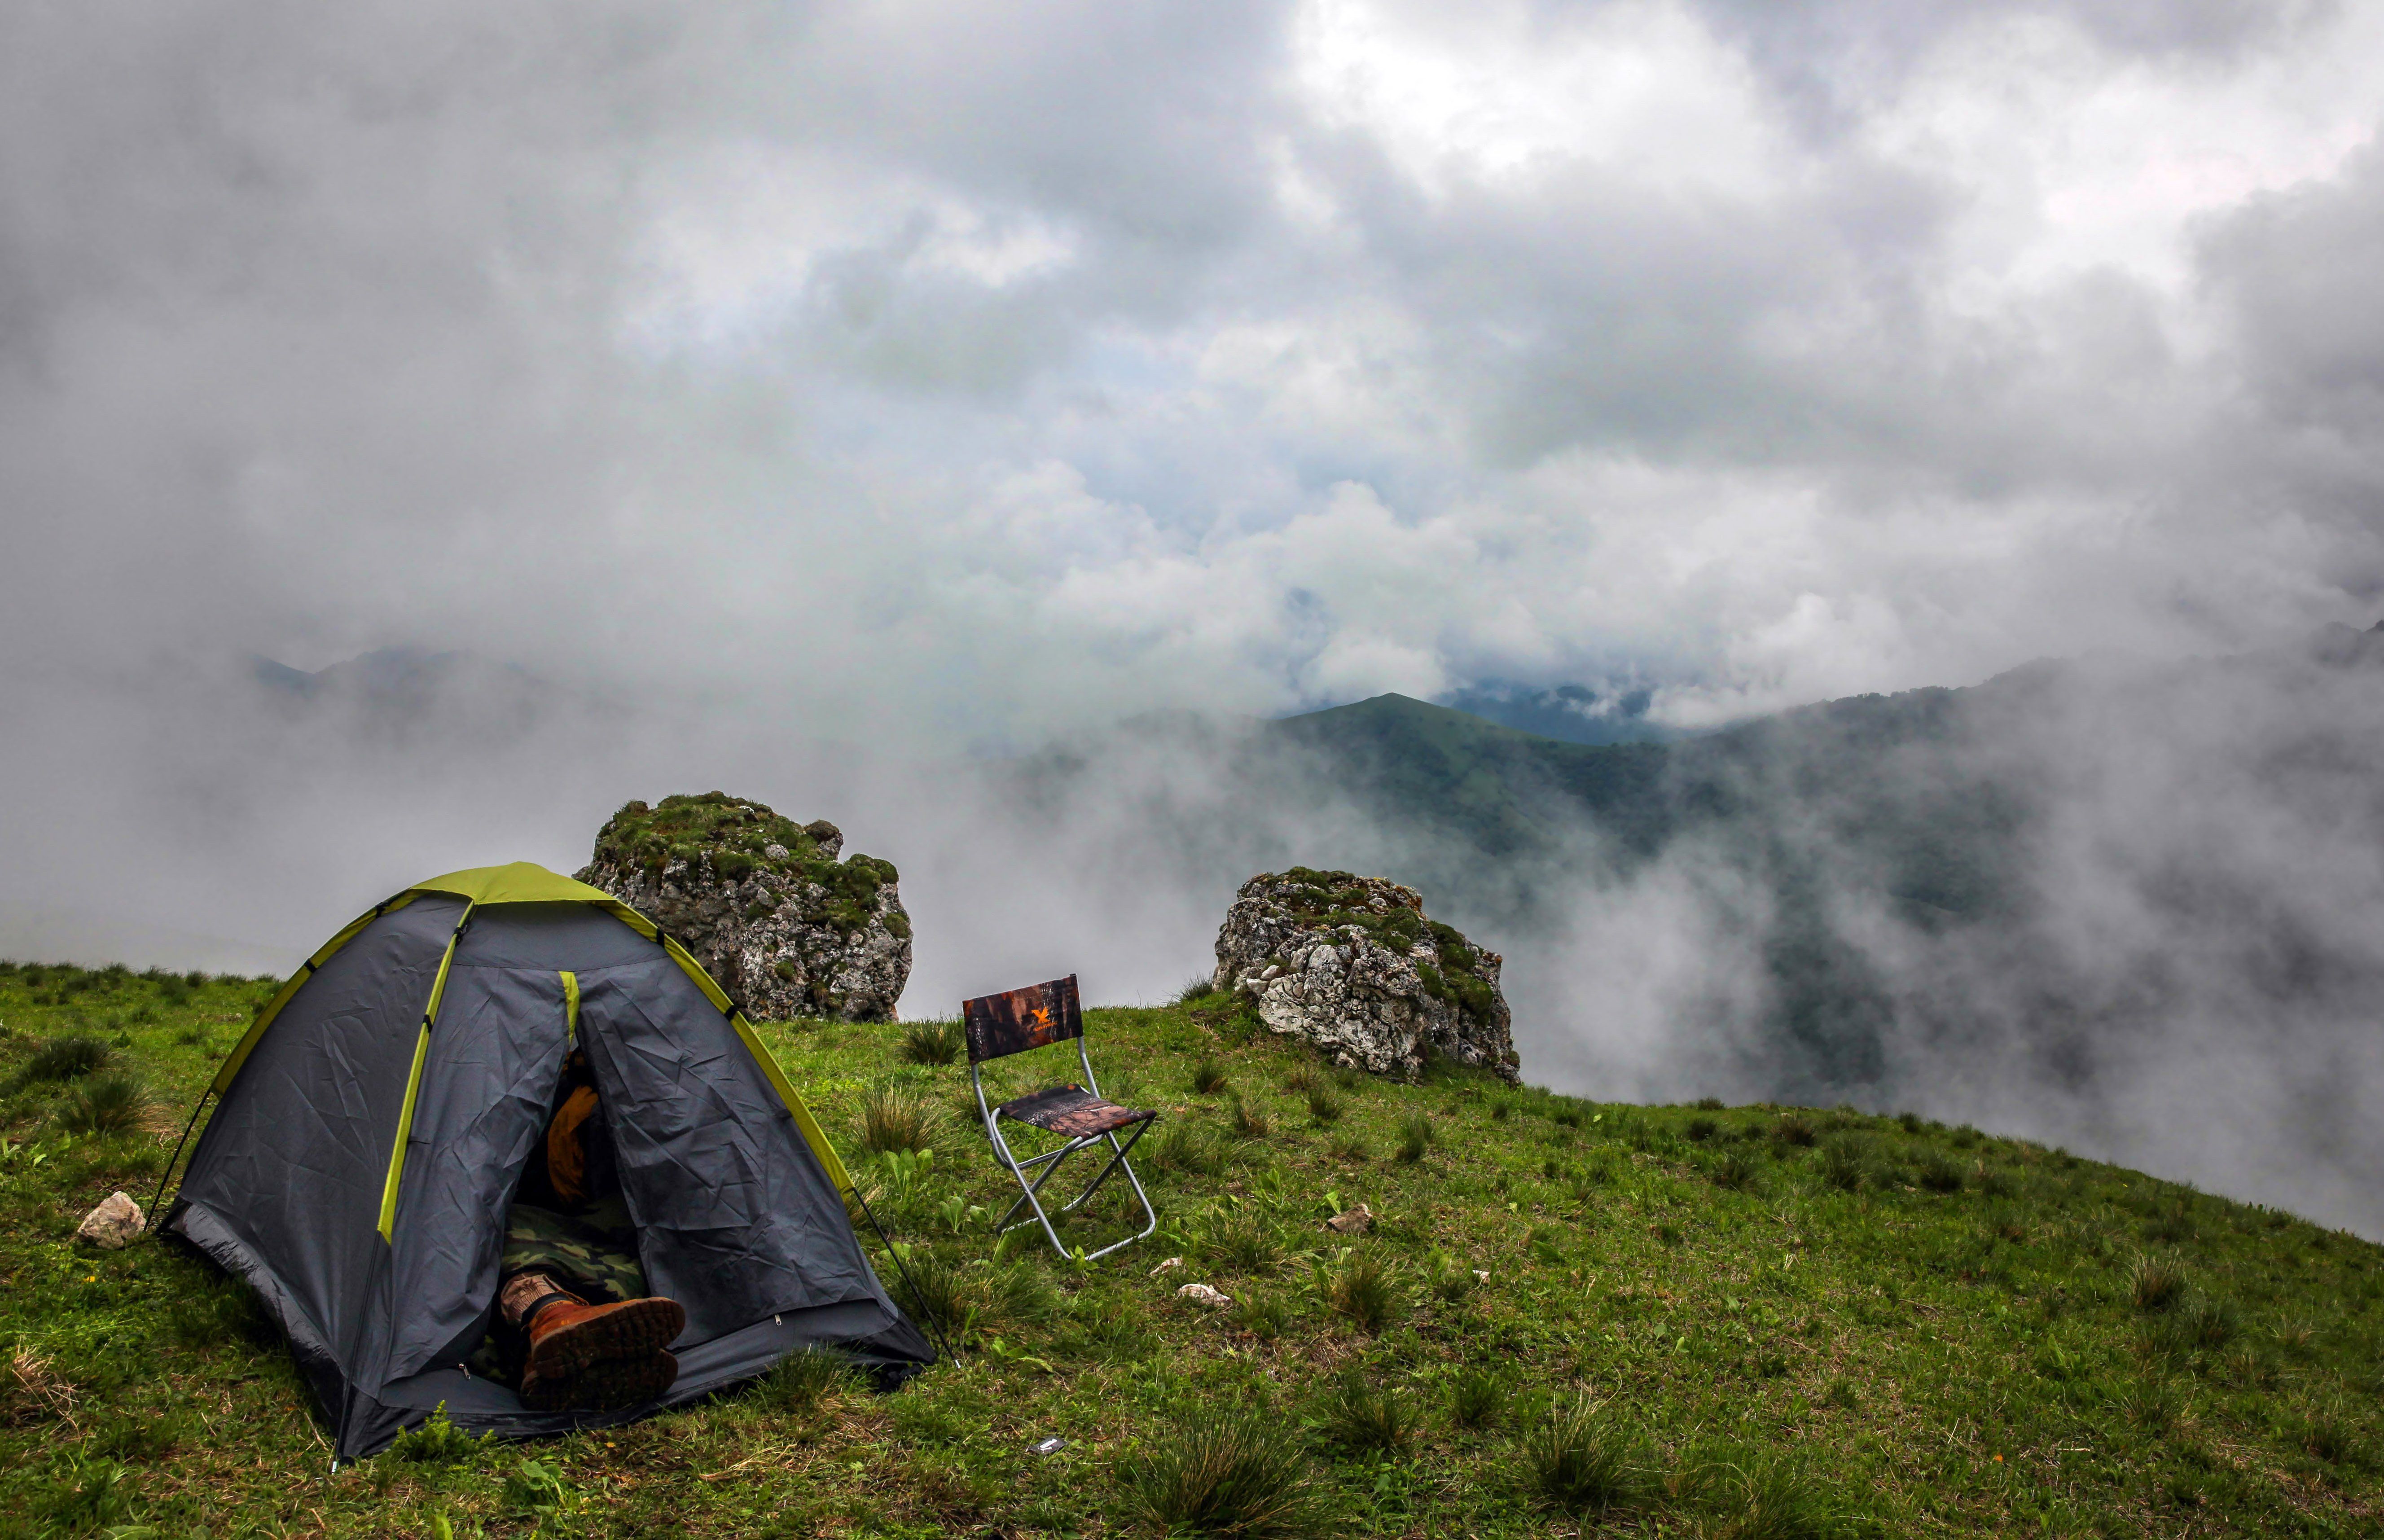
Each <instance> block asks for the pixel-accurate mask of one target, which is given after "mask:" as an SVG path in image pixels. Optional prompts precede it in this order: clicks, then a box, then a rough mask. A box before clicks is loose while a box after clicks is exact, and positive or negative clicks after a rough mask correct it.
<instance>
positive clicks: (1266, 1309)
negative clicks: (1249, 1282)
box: [1234, 1289, 1291, 1342]
mask: <svg viewBox="0 0 2384 1540" xmlns="http://www.w3.org/2000/svg"><path fill="white" fill-rule="evenodd" d="M1234 1320H1235V1323H1238V1324H1239V1325H1240V1326H1241V1328H1242V1330H1244V1331H1246V1332H1248V1333H1249V1334H1250V1335H1252V1336H1255V1337H1257V1338H1258V1339H1259V1340H1260V1342H1273V1340H1274V1339H1275V1338H1277V1337H1279V1336H1281V1335H1283V1334H1284V1331H1285V1328H1286V1327H1288V1326H1289V1325H1290V1324H1291V1307H1290V1306H1288V1305H1286V1304H1285V1303H1284V1302H1283V1296H1281V1295H1279V1294H1262V1293H1260V1292H1259V1291H1258V1290H1256V1289H1252V1290H1250V1291H1248V1292H1247V1293H1245V1294H1244V1295H1243V1296H1242V1297H1241V1298H1239V1299H1237V1300H1235V1302H1234Z"/></svg>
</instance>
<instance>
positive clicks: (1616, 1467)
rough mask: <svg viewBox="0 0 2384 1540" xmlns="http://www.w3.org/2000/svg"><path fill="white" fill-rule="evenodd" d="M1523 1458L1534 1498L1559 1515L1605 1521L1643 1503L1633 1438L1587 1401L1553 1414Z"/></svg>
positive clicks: (1530, 1438)
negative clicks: (1633, 1456) (1631, 1441)
mask: <svg viewBox="0 0 2384 1540" xmlns="http://www.w3.org/2000/svg"><path fill="white" fill-rule="evenodd" d="M1517 1454H1518V1457H1519V1461H1520V1463H1521V1467H1522V1476H1523V1480H1524V1483H1525V1484H1526V1485H1527V1486H1528V1487H1529V1488H1530V1490H1531V1493H1532V1496H1533V1497H1534V1498H1535V1499H1537V1501H1538V1502H1539V1504H1540V1505H1541V1506H1542V1507H1544V1508H1546V1509H1550V1510H1551V1511H1553V1512H1557V1513H1560V1514H1564V1515H1567V1516H1569V1517H1589V1518H1604V1517H1605V1516H1607V1515H1608V1514H1610V1513H1613V1512H1615V1511H1617V1510H1619V1509H1629V1508H1633V1507H1636V1506H1637V1505H1638V1504H1639V1502H1640V1501H1641V1500H1642V1497H1643V1487H1642V1484H1641V1478H1640V1475H1639V1472H1638V1471H1637V1470H1636V1469H1635V1468H1634V1466H1633V1460H1632V1449H1631V1445H1630V1443H1629V1441H1628V1439H1627V1438H1626V1437H1625V1435H1624V1434H1623V1432H1622V1430H1621V1429H1620V1427H1618V1426H1617V1425H1616V1424H1615V1422H1613V1420H1611V1419H1609V1418H1606V1417H1602V1416H1600V1415H1599V1414H1598V1410H1597V1409H1596V1406H1594V1405H1593V1404H1592V1403H1591V1402H1590V1401H1588V1400H1587V1399H1586V1398H1580V1399H1575V1400H1573V1401H1571V1402H1568V1403H1563V1404H1560V1405H1558V1406H1557V1407H1556V1408H1554V1409H1553V1410H1550V1411H1549V1413H1548V1415H1547V1416H1546V1419H1544V1420H1543V1421H1542V1422H1540V1423H1539V1424H1538V1425H1537V1426H1535V1427H1533V1429H1532V1430H1531V1432H1530V1433H1528V1434H1525V1435H1524V1436H1523V1439H1522V1442H1521V1447H1519V1448H1518V1450H1517Z"/></svg>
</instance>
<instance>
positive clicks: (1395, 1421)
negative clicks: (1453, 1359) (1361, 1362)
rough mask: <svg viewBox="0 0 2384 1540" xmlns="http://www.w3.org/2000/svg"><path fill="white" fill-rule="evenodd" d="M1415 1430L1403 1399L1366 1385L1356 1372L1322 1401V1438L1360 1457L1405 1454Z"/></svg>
mask: <svg viewBox="0 0 2384 1540" xmlns="http://www.w3.org/2000/svg"><path fill="white" fill-rule="evenodd" d="M1416 1427H1417V1419H1416V1414H1415V1408H1414V1405H1413V1403H1412V1402H1410V1401H1409V1398H1408V1397H1405V1396H1403V1395H1400V1394H1399V1393H1398V1392H1397V1391H1395V1390H1392V1389H1390V1388H1388V1387H1386V1386H1382V1385H1372V1384H1369V1383H1368V1382H1367V1379H1366V1376H1365V1375H1364V1374H1363V1373H1361V1372H1359V1371H1358V1370H1356V1369H1351V1370H1349V1371H1348V1372H1347V1373H1345V1374H1343V1375H1342V1376H1341V1378H1340V1381H1339V1382H1338V1383H1337V1384H1336V1385H1335V1386H1334V1388H1333V1391H1332V1393H1331V1394H1330V1395H1329V1396H1328V1397H1326V1400H1325V1407H1324V1436H1325V1437H1326V1438H1327V1439H1328V1440H1329V1441H1331V1442H1332V1443H1334V1444H1336V1445H1339V1446H1340V1447H1343V1448H1345V1449H1351V1450H1355V1451H1356V1452H1358V1453H1360V1454H1375V1453H1380V1454H1388V1455H1401V1454H1405V1453H1407V1452H1408V1451H1409V1449H1410V1448H1411V1447H1413V1446H1414V1444H1415V1438H1416Z"/></svg>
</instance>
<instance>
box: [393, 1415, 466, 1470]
mask: <svg viewBox="0 0 2384 1540" xmlns="http://www.w3.org/2000/svg"><path fill="white" fill-rule="evenodd" d="M480 1442H481V1441H480V1440H479V1439H478V1438H476V1437H474V1436H473V1435H472V1434H468V1433H466V1432H465V1431H464V1430H463V1429H461V1428H459V1427H457V1426H456V1425H455V1424H454V1423H453V1422H449V1421H447V1403H446V1402H444V1401H441V1402H440V1403H439V1404H438V1405H437V1406H435V1407H433V1408H431V1409H430V1415H429V1416H428V1417H426V1418H424V1419H423V1420H422V1422H419V1423H417V1424H416V1426H414V1427H410V1428H408V1429H406V1430H405V1431H404V1433H401V1434H398V1435H397V1442H396V1443H394V1444H391V1446H390V1447H389V1455H390V1458H391V1459H396V1460H401V1461H404V1462H405V1463H407V1464H411V1465H455V1464H459V1463H461V1462H462V1461H464V1460H466V1459H471V1458H472V1456H473V1455H475V1454H477V1453H478V1452H479V1448H480Z"/></svg>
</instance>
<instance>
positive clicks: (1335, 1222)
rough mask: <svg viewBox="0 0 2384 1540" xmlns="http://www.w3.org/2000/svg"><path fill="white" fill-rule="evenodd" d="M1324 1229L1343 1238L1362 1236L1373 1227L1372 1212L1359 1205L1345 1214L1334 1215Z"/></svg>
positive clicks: (1327, 1221) (1361, 1204)
mask: <svg viewBox="0 0 2384 1540" xmlns="http://www.w3.org/2000/svg"><path fill="white" fill-rule="evenodd" d="M1324 1227H1325V1228H1326V1229H1328V1230H1333V1231H1336V1232H1338V1233H1339V1234H1341V1235H1345V1236H1362V1235H1364V1234H1365V1233H1366V1232H1367V1231H1369V1230H1371V1229H1372V1228H1373V1227H1374V1211H1373V1210H1372V1209H1370V1208H1368V1207H1366V1205H1364V1204H1363V1203H1360V1204H1359V1205H1358V1206H1357V1207H1356V1208H1354V1209H1352V1210H1350V1211H1348V1212H1347V1213H1341V1214H1335V1215H1334V1216H1333V1217H1332V1218H1331V1219H1328V1220H1326V1221H1325V1222H1324Z"/></svg>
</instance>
